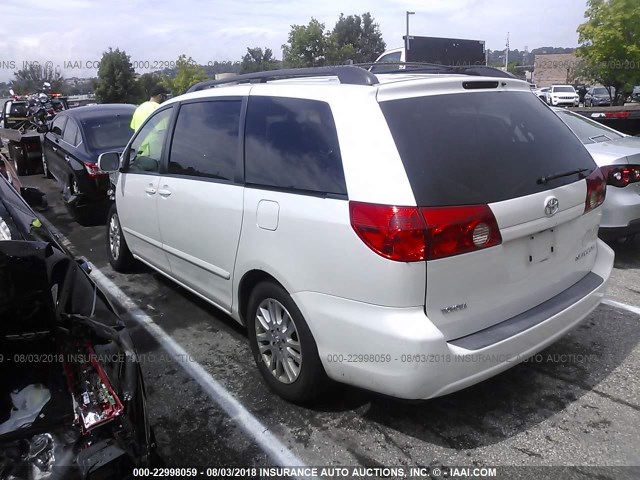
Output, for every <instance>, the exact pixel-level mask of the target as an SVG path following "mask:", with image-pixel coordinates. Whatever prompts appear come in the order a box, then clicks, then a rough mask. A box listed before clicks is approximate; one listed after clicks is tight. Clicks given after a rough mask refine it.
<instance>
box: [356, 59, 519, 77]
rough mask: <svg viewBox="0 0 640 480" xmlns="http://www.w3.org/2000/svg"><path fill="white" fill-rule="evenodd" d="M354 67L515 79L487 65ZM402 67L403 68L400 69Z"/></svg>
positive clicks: (370, 65) (398, 64)
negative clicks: (390, 68) (393, 68)
mask: <svg viewBox="0 0 640 480" xmlns="http://www.w3.org/2000/svg"><path fill="white" fill-rule="evenodd" d="M354 66H358V67H361V68H367V69H369V68H371V67H376V66H385V67H388V66H397V67H398V68H397V69H395V70H385V71H380V72H375V73H376V74H379V73H384V74H387V73H389V74H394V73H432V74H449V75H450V74H458V75H476V76H482V77H498V78H516V79H517V77H516V76H515V75H513V74H511V73H509V72H505V71H504V70H500V69H499V68H495V67H489V66H487V65H440V64H437V63H423V62H371V63H356V64H355V65H354ZM400 67H403V68H400Z"/></svg>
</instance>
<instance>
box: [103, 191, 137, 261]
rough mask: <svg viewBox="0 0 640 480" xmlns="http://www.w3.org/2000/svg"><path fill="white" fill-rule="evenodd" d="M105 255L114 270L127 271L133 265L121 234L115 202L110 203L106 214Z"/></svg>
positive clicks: (132, 259) (131, 256)
mask: <svg viewBox="0 0 640 480" xmlns="http://www.w3.org/2000/svg"><path fill="white" fill-rule="evenodd" d="M106 241H107V255H108V256H109V263H110V264H111V266H112V267H113V269H114V270H115V271H116V272H128V271H130V270H131V267H133V265H134V262H135V260H134V258H133V255H131V251H130V250H129V247H128V246H127V242H126V241H125V239H124V235H123V234H122V227H121V226H120V219H119V217H118V210H116V204H115V203H114V204H113V205H111V208H110V209H109V214H108V215H107V232H106Z"/></svg>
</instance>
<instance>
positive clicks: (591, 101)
mask: <svg viewBox="0 0 640 480" xmlns="http://www.w3.org/2000/svg"><path fill="white" fill-rule="evenodd" d="M615 96H616V91H615V89H614V88H612V89H611V95H609V90H607V89H606V88H605V87H591V88H590V89H589V90H588V91H587V93H586V94H585V96H584V106H585V107H603V106H609V105H611V100H612V98H615Z"/></svg>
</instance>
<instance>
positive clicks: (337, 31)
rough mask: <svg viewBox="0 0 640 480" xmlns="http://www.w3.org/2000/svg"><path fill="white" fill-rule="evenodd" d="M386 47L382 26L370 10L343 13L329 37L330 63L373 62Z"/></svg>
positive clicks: (328, 54)
mask: <svg viewBox="0 0 640 480" xmlns="http://www.w3.org/2000/svg"><path fill="white" fill-rule="evenodd" d="M386 48H387V45H386V44H385V42H384V40H383V39H382V33H381V32H380V26H379V25H378V24H377V23H375V21H374V19H373V17H372V16H371V14H370V13H369V12H366V13H363V14H362V16H360V15H349V16H348V17H345V16H344V14H343V13H341V14H340V18H338V21H337V22H336V24H335V26H334V27H333V30H332V31H331V34H330V35H329V38H328V52H327V57H328V60H329V62H330V63H344V62H345V61H346V60H353V61H354V62H355V63H365V62H373V61H374V60H375V59H376V58H378V57H379V56H380V55H381V54H382V52H384V51H385V49H386Z"/></svg>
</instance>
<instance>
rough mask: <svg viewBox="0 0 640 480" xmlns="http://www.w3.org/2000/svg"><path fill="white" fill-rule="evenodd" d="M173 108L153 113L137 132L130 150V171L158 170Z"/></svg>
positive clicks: (128, 167)
mask: <svg viewBox="0 0 640 480" xmlns="http://www.w3.org/2000/svg"><path fill="white" fill-rule="evenodd" d="M171 111H172V109H171V108H168V109H166V110H162V111H159V112H157V113H155V114H152V117H151V118H150V119H149V120H148V121H147V123H146V124H145V125H144V127H142V128H141V129H140V130H139V131H138V133H137V134H136V137H135V139H134V140H133V142H132V143H131V149H130V151H129V162H128V166H127V171H128V172H134V173H135V172H157V171H158V170H159V169H160V159H161V158H162V151H163V149H164V140H165V138H166V136H167V128H168V127H169V119H170V118H171Z"/></svg>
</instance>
